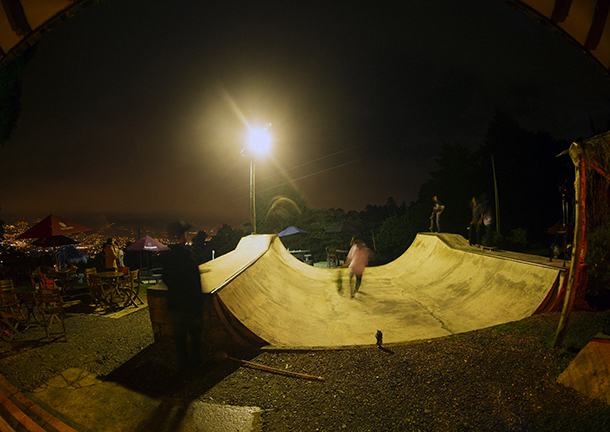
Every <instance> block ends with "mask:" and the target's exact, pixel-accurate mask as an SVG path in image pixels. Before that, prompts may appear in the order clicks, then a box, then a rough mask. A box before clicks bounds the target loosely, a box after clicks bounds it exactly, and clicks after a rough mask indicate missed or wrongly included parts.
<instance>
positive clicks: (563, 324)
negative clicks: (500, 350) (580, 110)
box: [553, 143, 587, 348]
mask: <svg viewBox="0 0 610 432" xmlns="http://www.w3.org/2000/svg"><path fill="white" fill-rule="evenodd" d="M570 157H571V158H572V162H574V167H575V168H574V169H575V178H576V179H575V181H574V190H575V199H576V220H575V221H574V244H573V245H572V257H571V259H570V273H569V276H568V285H567V287H566V293H565V299H564V302H563V310H562V311H561V317H560V319H559V326H558V327H557V332H556V333H555V340H554V341H553V348H559V347H561V345H562V344H563V341H564V339H565V337H566V333H567V332H568V322H569V321H570V314H571V312H572V306H573V305H574V295H575V293H576V282H577V281H578V276H579V274H580V268H581V265H582V263H583V261H584V255H585V251H586V246H585V231H586V230H585V227H586V220H585V200H586V192H587V183H586V178H585V155H584V154H583V151H582V148H581V147H580V146H579V145H578V144H576V143H572V145H571V146H570Z"/></svg>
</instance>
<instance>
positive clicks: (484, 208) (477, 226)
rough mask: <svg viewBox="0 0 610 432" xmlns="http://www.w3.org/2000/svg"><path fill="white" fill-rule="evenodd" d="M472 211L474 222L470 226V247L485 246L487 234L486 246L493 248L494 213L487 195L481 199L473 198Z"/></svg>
mask: <svg viewBox="0 0 610 432" xmlns="http://www.w3.org/2000/svg"><path fill="white" fill-rule="evenodd" d="M470 208H471V209H472V221H470V226H469V230H470V233H469V236H468V242H469V243H470V246H482V245H483V233H485V246H487V247H491V246H492V244H493V243H492V230H493V213H492V210H491V206H490V205H489V203H488V202H487V197H486V195H485V194H483V195H481V196H480V197H479V198H474V197H473V198H472V200H471V201H470Z"/></svg>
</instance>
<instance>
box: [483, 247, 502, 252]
mask: <svg viewBox="0 0 610 432" xmlns="http://www.w3.org/2000/svg"><path fill="white" fill-rule="evenodd" d="M479 247H480V248H481V252H484V251H489V252H493V251H495V250H498V248H497V247H495V246H479Z"/></svg>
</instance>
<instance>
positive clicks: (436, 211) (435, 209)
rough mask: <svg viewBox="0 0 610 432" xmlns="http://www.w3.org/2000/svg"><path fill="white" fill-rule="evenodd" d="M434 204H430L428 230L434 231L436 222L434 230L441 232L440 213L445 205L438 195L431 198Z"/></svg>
mask: <svg viewBox="0 0 610 432" xmlns="http://www.w3.org/2000/svg"><path fill="white" fill-rule="evenodd" d="M432 201H434V205H433V206H432V216H430V219H431V221H430V231H432V232H434V231H435V229H434V225H435V222H436V232H441V213H442V212H443V210H445V206H444V205H443V203H442V202H440V201H439V200H438V197H436V196H435V197H434V198H432Z"/></svg>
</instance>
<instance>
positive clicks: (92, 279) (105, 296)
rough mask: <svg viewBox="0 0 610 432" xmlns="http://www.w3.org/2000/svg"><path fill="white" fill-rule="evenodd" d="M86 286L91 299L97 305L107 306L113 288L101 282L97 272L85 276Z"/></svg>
mask: <svg viewBox="0 0 610 432" xmlns="http://www.w3.org/2000/svg"><path fill="white" fill-rule="evenodd" d="M87 286H88V287H89V294H90V295H91V300H92V301H93V302H95V304H96V305H97V306H103V307H107V306H109V305H110V300H111V298H112V294H113V290H114V289H113V288H112V287H108V286H107V285H104V284H102V278H101V277H100V275H98V274H97V273H90V274H89V275H88V277H87Z"/></svg>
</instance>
